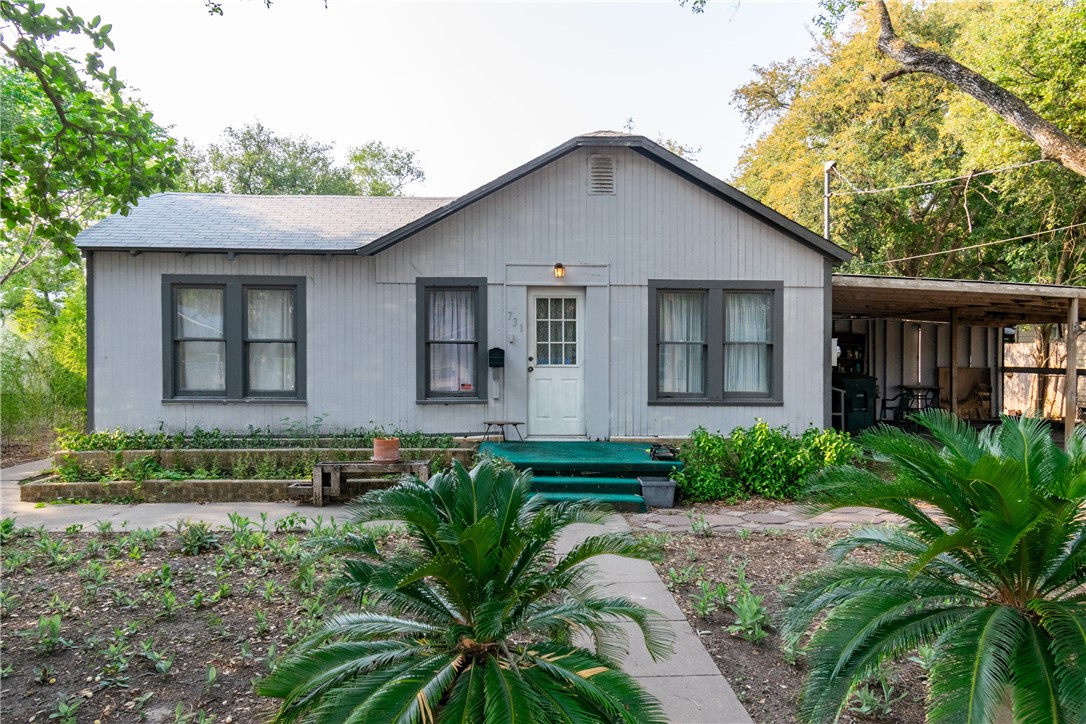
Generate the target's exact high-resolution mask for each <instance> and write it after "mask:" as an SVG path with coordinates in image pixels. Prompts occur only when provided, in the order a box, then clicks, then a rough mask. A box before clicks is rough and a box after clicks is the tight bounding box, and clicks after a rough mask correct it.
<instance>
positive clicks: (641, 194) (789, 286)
mask: <svg viewBox="0 0 1086 724" xmlns="http://www.w3.org/2000/svg"><path fill="white" fill-rule="evenodd" d="M592 152H599V151H598V150H593V151H592ZM614 154H615V156H616V161H617V163H616V166H615V173H616V193H615V194H614V195H599V196H590V195H588V193H587V180H586V169H587V159H586V156H587V155H588V151H586V150H583V149H582V150H579V151H576V152H574V153H571V154H569V155H567V156H564V157H562V158H560V159H558V160H556V161H555V162H553V163H551V164H549V165H548V166H546V167H544V168H542V169H540V170H539V171H537V172H535V173H533V174H531V175H529V176H527V177H525V178H522V179H520V180H518V181H516V182H514V183H513V184H511V185H509V186H507V187H506V188H504V189H502V190H500V191H498V192H496V193H494V194H492V195H490V196H489V197H487V198H485V199H482V200H481V201H479V202H477V203H475V204H473V205H471V206H469V207H467V208H465V209H464V210H462V211H460V212H459V213H457V214H455V215H453V216H451V217H449V218H447V219H444V220H443V221H441V222H439V223H437V224H435V225H434V226H432V227H429V228H428V229H425V230H424V231H422V232H420V233H418V234H416V235H415V236H413V237H410V238H408V239H406V240H404V241H403V242H401V243H399V244H397V245H395V246H393V247H391V248H389V249H387V250H385V251H384V252H382V253H380V254H379V255H377V256H376V257H365V256H337V257H333V258H331V259H326V258H324V257H317V256H287V257H282V258H280V257H278V256H273V255H268V256H259V255H240V256H238V257H236V258H235V259H234V260H233V261H228V260H227V259H226V258H225V256H224V255H216V254H194V255H190V256H187V257H185V256H182V255H181V254H168V253H145V254H142V255H140V256H136V257H132V256H129V255H127V254H120V253H99V254H96V271H95V273H96V279H95V284H96V287H95V288H96V295H97V296H96V305H97V306H96V311H97V314H98V318H99V323H98V324H97V325H96V326H95V329H96V335H97V336H96V340H95V342H96V344H95V384H96V389H95V392H96V398H95V408H96V409H95V413H96V415H95V420H96V422H97V424H98V425H99V426H101V427H126V428H131V427H155V426H157V425H158V424H159V422H161V423H162V425H163V426H164V427H165V428H166V429H170V430H175V429H181V428H190V429H191V427H192V426H194V425H196V424H199V425H201V426H204V427H219V428H222V429H242V430H244V429H245V428H247V427H248V426H249V425H254V426H271V427H273V428H276V427H279V426H281V425H282V424H283V422H284V420H287V421H292V422H296V423H304V424H312V423H313V422H314V421H316V420H317V419H318V418H320V419H321V420H322V422H323V426H324V427H325V429H339V428H345V427H356V426H369V425H371V424H382V425H386V426H399V427H402V428H404V429H421V430H426V431H448V432H479V431H481V429H482V421H483V420H484V419H491V418H502V417H506V418H515V419H524V418H523V416H524V415H525V414H526V411H527V404H526V391H525V388H526V371H525V363H524V359H522V358H523V357H524V353H525V347H524V343H525V335H524V334H523V332H521V333H514V334H513V341H512V342H511V341H510V340H509V335H510V333H511V332H514V330H513V329H512V328H511V323H510V321H509V320H510V319H511V318H512V317H515V316H518V314H519V315H520V316H519V318H518V319H519V322H520V324H521V325H522V326H523V323H524V321H525V320H524V316H525V315H524V313H525V312H526V311H527V310H526V309H525V308H524V304H525V295H526V294H527V287H525V286H512V285H510V286H507V285H506V274H507V268H508V266H509V265H539V266H540V267H541V268H545V267H550V266H551V265H553V264H554V263H556V262H562V263H563V264H565V265H566V266H567V267H570V266H577V265H604V266H606V276H607V278H609V283H610V288H609V290H608V292H607V294H606V295H605V296H604V297H602V299H606V300H608V307H609V309H608V311H607V314H606V315H604V316H603V317H602V318H601V320H600V321H599V322H598V323H597V324H596V327H603V326H605V325H606V326H608V327H609V328H595V329H590V330H586V333H587V334H590V335H597V336H599V338H601V339H604V340H606V344H599V345H594V346H593V347H594V348H595V349H606V350H607V352H606V356H608V358H609V359H607V360H591V359H590V360H588V364H590V365H591V364H601V363H603V364H606V365H608V366H607V367H606V369H605V370H604V372H606V374H603V375H601V376H600V377H598V379H603V380H606V381H607V382H606V387H607V389H608V394H607V399H606V401H605V403H604V404H606V405H607V406H608V408H609V409H606V410H595V411H594V413H593V412H590V413H589V416H590V418H591V417H592V416H593V414H595V415H596V417H597V419H603V420H606V421H607V423H606V424H607V427H608V429H607V430H606V431H604V434H607V435H613V436H623V435H639V436H640V435H684V434H687V433H689V432H690V431H691V430H692V429H693V428H694V427H697V426H698V425H704V426H706V427H709V428H715V429H727V428H729V427H731V426H733V425H739V424H749V423H750V422H751V421H753V420H754V419H755V418H758V417H760V418H763V419H765V420H767V421H769V422H770V423H772V424H788V425H790V426H793V427H795V428H798V429H802V428H803V427H806V426H807V425H809V424H816V425H817V424H821V421H822V419H823V409H822V408H823V387H824V380H825V377H826V372H827V371H826V370H824V369H823V367H824V364H823V345H824V343H825V341H824V340H823V339H822V335H823V310H824V301H825V295H826V294H828V293H830V290H829V289H826V288H824V264H825V261H824V257H823V256H822V255H821V254H820V253H818V252H816V251H814V250H813V249H810V248H808V247H806V246H804V245H803V244H801V243H799V242H797V241H795V240H794V239H791V238H789V237H786V236H785V235H783V234H782V233H780V232H778V231H776V230H775V229H773V228H771V227H769V226H767V225H766V224H765V223H763V222H762V221H760V220H758V219H756V218H754V217H752V216H750V215H749V214H747V213H745V212H742V211H739V210H737V209H736V208H735V207H733V206H731V205H730V204H728V203H726V202H724V201H722V200H721V199H719V198H717V197H715V196H713V195H711V194H709V193H707V192H705V191H703V190H701V189H700V188H698V187H696V186H694V185H692V184H690V183H689V182H687V181H685V180H683V179H681V178H680V177H679V176H677V175H675V174H674V173H672V172H670V171H668V170H666V169H664V168H663V167H661V166H660V165H658V164H656V163H654V162H652V161H649V160H648V159H645V158H643V157H641V156H640V155H638V154H636V153H633V152H631V151H629V150H625V149H615V150H614ZM99 259H100V261H98V260H99ZM163 274H239V275H250V274H252V275H256V274H260V275H285V276H286V275H289V276H304V277H305V278H306V280H307V284H306V293H307V305H306V313H307V320H306V344H307V355H308V357H307V369H308V380H307V393H308V399H307V400H306V403H305V404H304V405H299V404H259V405H257V404H252V405H249V404H221V403H188V404H180V403H164V402H163V401H162V354H163V350H161V349H158V347H159V346H160V345H159V344H158V342H157V340H158V339H160V338H161V323H162V322H161V308H160V302H161V299H160V298H161V276H162V275H163ZM424 276H436V277H458V276H464V277H467V276H473V277H477V276H485V277H486V278H487V279H488V280H489V293H488V319H487V321H486V324H487V334H488V340H487V346H488V347H495V346H497V347H503V348H505V349H506V350H507V354H506V363H507V367H506V368H505V370H504V373H503V376H504V380H503V382H502V384H501V385H500V390H499V395H498V399H493V397H494V395H493V390H488V395H487V400H486V401H485V402H483V403H478V404H444V405H443V404H436V405H435V404H418V403H417V401H416V400H415V381H416V379H415V375H416V370H415V367H416V350H415V325H416V323H417V321H418V320H417V319H416V310H415V303H416V302H415V279H416V278H418V277H424ZM649 279H683V280H694V279H705V280H742V279H751V280H759V281H780V282H782V283H783V294H782V300H781V301H782V304H783V305H784V307H783V317H784V327H785V329H784V350H783V360H784V364H785V369H784V375H783V386H784V388H783V393H784V404H783V405H776V406H770V405H766V406H743V407H740V406H716V407H688V406H650V405H649V404H648V379H647V375H648V360H647V354H649V353H650V352H649V350H650V346H649V343H648V340H646V334H647V331H648V314H649V310H648V288H647V283H648V280H649ZM597 298H599V297H597ZM106 320H109V322H107V321H106ZM120 320H124V323H123V324H118V323H117V322H118V321H120ZM134 330H138V331H134ZM137 339H139V340H145V339H152V340H156V341H155V342H153V343H151V344H144V343H142V342H138V341H136V340H137ZM480 352H481V353H484V354H485V350H480ZM133 357H135V358H133ZM490 384H491V385H493V384H494V383H493V380H491V381H490ZM593 399H597V400H598V399H602V398H601V396H599V395H597V396H595V397H594V398H593ZM594 404H599V403H594Z"/></svg>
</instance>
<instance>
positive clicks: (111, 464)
mask: <svg viewBox="0 0 1086 724" xmlns="http://www.w3.org/2000/svg"><path fill="white" fill-rule="evenodd" d="M474 456H475V447H474V446H468V447H448V448H446V447H441V448H413V449H409V448H404V449H402V450H401V451H400V457H401V458H403V459H404V460H430V461H431V462H434V461H436V462H437V463H438V464H439V465H441V466H448V465H451V464H452V461H453V460H458V461H459V462H460V463H461V464H463V465H468V464H470V463H471V461H472V459H473V458H474ZM371 457H373V448H343V447H324V448H320V447H318V448H300V447H283V448H234V449H217V448H205V449H180V450H179V449H146V450H116V451H107V450H59V451H57V452H55V453H53V464H54V466H56V468H57V469H63V468H65V467H77V468H78V469H80V470H87V471H95V472H98V473H105V472H107V471H109V470H111V469H115V468H123V467H125V466H130V465H135V464H141V463H145V462H147V461H154V463H155V464H156V465H158V466H159V467H161V468H166V469H183V470H193V469H196V468H204V469H205V470H211V469H213V468H215V469H220V470H231V469H233V468H234V467H235V466H236V465H237V464H238V463H246V464H248V465H249V466H251V467H256V466H258V465H266V466H269V467H276V468H289V467H291V466H294V465H297V464H299V463H304V462H307V461H314V462H315V461H318V460H320V461H323V460H334V461H341V460H369V459H370V458H371Z"/></svg>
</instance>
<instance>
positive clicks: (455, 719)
mask: <svg viewBox="0 0 1086 724" xmlns="http://www.w3.org/2000/svg"><path fill="white" fill-rule="evenodd" d="M490 665H491V661H490V659H486V658H480V659H476V660H474V661H471V662H469V663H468V664H467V665H466V666H465V667H464V668H463V669H461V671H460V676H459V677H457V679H456V683H454V684H453V687H452V689H451V690H450V691H449V698H448V700H447V701H446V702H445V706H444V707H443V708H442V709H441V714H440V716H439V718H438V721H439V722H441V724H478V722H481V721H482V720H483V716H484V713H483V712H484V707H485V703H484V700H483V672H484V671H485V669H486V668H487V666H490ZM494 665H497V664H494Z"/></svg>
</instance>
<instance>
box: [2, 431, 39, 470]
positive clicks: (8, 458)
mask: <svg viewBox="0 0 1086 724" xmlns="http://www.w3.org/2000/svg"><path fill="white" fill-rule="evenodd" d="M49 447H50V445H49V443H47V442H42V443H40V444H30V443H25V442H12V441H10V440H4V439H3V438H0V468H10V467H11V466H12V465H22V464H23V463H29V462H33V461H34V460H41V459H42V458H44V457H48V455H49Z"/></svg>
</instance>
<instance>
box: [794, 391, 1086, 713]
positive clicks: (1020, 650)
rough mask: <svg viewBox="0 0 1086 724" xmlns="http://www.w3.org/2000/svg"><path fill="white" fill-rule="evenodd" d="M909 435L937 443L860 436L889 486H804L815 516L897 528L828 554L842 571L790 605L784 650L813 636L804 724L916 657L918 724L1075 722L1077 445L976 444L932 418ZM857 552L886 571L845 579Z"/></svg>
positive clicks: (937, 414) (1080, 573)
mask: <svg viewBox="0 0 1086 724" xmlns="http://www.w3.org/2000/svg"><path fill="white" fill-rule="evenodd" d="M915 420H916V421H917V423H918V424H919V425H920V426H921V427H922V428H924V430H925V431H926V433H927V434H928V435H930V436H931V437H932V438H933V440H934V442H932V441H929V440H928V439H925V438H922V437H920V436H918V435H911V434H907V433H904V432H902V431H900V430H897V429H894V428H891V427H888V426H883V427H880V428H878V429H876V430H875V431H873V432H868V433H865V434H864V435H862V436H861V438H860V442H861V443H862V444H863V445H864V446H865V447H867V448H868V449H870V450H871V451H873V452H874V453H875V454H877V455H881V456H884V457H885V459H886V460H888V465H889V471H888V473H887V474H886V475H885V476H879V475H877V474H876V473H874V472H872V471H870V470H866V469H860V468H855V467H842V468H835V469H828V470H826V471H823V472H822V473H820V474H818V475H816V476H814V477H813V478H812V479H811V480H810V482H809V485H808V493H809V495H810V498H809V501H810V502H809V505H808V509H809V510H810V511H811V512H813V513H820V512H825V511H828V510H833V509H836V508H841V507H846V506H864V507H872V508H878V509H881V510H885V511H888V512H891V513H895V514H897V515H899V516H901V517H902V518H904V519H905V521H906V524H905V526H904V527H902V528H897V527H868V528H864V529H861V530H858V531H855V532H853V533H852V534H850V535H849V536H848V537H847V538H845V539H843V540H841V541H840V542H838V543H836V544H834V545H833V546H831V548H830V553H831V554H832V555H833V556H834V557H835V558H836V559H837V561H838V565H836V566H832V567H829V568H826V569H822V570H820V571H816V572H814V573H811V574H809V575H808V576H806V577H804V578H803V579H801V580H800V581H799V583H798V584H797V586H796V587H795V589H794V590H793V592H792V593H791V594H790V596H789V599H788V601H787V603H788V606H789V608H788V610H787V613H786V615H785V619H784V625H783V627H782V635H783V636H784V637H785V639H786V640H787V641H789V642H790V643H792V644H798V643H799V642H800V640H801V639H802V638H803V636H804V635H805V634H806V633H807V632H808V630H810V629H811V628H812V627H813V628H814V633H813V634H812V635H811V638H810V641H809V643H808V644H807V652H808V664H809V667H810V670H809V674H808V677H807V679H806V681H805V683H804V686H803V690H802V693H801V698H800V714H801V715H802V717H803V718H804V719H806V720H807V721H812V722H820V721H829V720H832V719H834V718H835V717H836V716H838V715H839V714H840V713H841V712H842V711H843V709H844V707H845V706H846V704H847V703H848V699H849V694H850V691H851V690H852V689H853V687H855V686H856V685H857V684H858V683H859V682H861V681H862V680H864V679H865V678H867V677H869V676H872V675H874V674H876V672H877V671H878V669H879V667H880V666H881V665H882V664H885V663H886V662H888V661H891V660H900V659H902V658H903V657H905V656H906V655H907V654H908V653H909V652H911V651H912V650H914V649H916V648H917V647H918V646H921V645H925V646H932V647H934V650H935V657H934V663H933V665H932V666H931V668H930V670H929V672H928V680H929V684H930V690H929V694H928V701H927V721H929V722H933V723H938V722H953V723H954V724H959V723H960V722H978V723H979V722H991V721H996V720H998V719H999V717H998V716H997V712H999V711H1001V710H1002V709H1003V708H1004V707H1005V702H1007V701H1009V702H1010V705H1011V707H1012V709H1013V715H1014V720H1015V721H1016V722H1022V723H1027V722H1046V723H1047V722H1062V721H1082V720H1083V717H1086V603H1084V600H1086V594H1084V593H1083V588H1082V586H1083V580H1084V577H1086V517H1084V516H1083V514H1082V509H1083V506H1084V505H1086V430H1084V429H1083V428H1079V429H1078V430H1077V431H1076V434H1075V435H1074V437H1073V438H1072V439H1071V440H1069V441H1068V443H1067V452H1063V451H1061V450H1060V449H1059V448H1058V447H1057V446H1056V445H1055V443H1054V442H1053V441H1052V436H1051V434H1050V432H1049V429H1048V427H1047V425H1045V423H1043V422H1042V421H1040V420H1038V419H1036V418H1021V419H1014V418H1006V417H1005V418H1003V420H1002V422H1001V424H1000V426H999V427H997V428H988V429H986V430H985V431H984V432H977V431H975V430H974V429H973V428H972V427H971V426H969V424H968V423H966V422H962V421H960V420H958V419H957V418H955V417H954V416H952V415H950V414H949V413H947V412H944V411H941V410H932V411H928V412H925V413H921V414H919V415H917V416H916V417H915ZM858 548H872V549H875V550H877V551H880V552H882V553H884V554H885V556H884V557H883V561H884V562H883V563H882V564H880V565H862V564H857V563H840V561H841V560H842V559H843V558H844V557H845V556H846V555H847V554H848V553H850V552H851V551H854V550H856V549H858ZM816 621H817V622H818V623H817V624H816V623H815V622H816Z"/></svg>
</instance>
